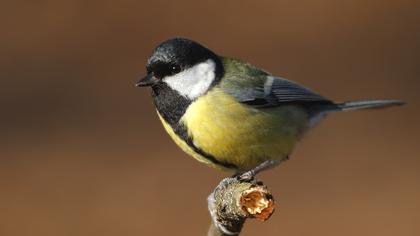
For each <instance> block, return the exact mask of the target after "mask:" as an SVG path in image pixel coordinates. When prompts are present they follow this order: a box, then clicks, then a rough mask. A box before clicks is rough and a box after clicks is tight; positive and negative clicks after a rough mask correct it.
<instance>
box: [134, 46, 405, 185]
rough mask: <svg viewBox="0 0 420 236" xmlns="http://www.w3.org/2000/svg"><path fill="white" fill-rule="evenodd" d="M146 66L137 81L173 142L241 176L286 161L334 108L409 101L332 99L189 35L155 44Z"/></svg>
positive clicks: (349, 109) (338, 110)
mask: <svg viewBox="0 0 420 236" xmlns="http://www.w3.org/2000/svg"><path fill="white" fill-rule="evenodd" d="M146 70H147V74H146V76H145V77H143V78H142V79H141V80H140V81H138V82H137V83H136V86H138V87H150V88H151V93H152V97H153V101H154V105H155V108H156V110H157V114H158V117H159V119H160V120H161V122H162V124H163V126H164V128H165V130H166V131H167V133H168V134H169V136H170V137H171V138H172V139H173V141H174V142H175V143H176V144H177V145H178V146H179V147H180V148H181V149H182V150H183V151H184V152H186V153H187V154H189V155H191V156H192V157H194V158H195V159H197V160H198V161H200V162H202V163H204V164H207V165H209V166H211V167H214V168H216V169H221V170H227V171H231V172H233V173H235V174H237V175H241V176H242V175H243V176H244V178H252V177H253V176H255V175H256V174H257V173H259V172H261V171H263V170H267V169H270V168H273V167H275V166H277V165H279V164H280V163H282V162H283V161H285V160H288V159H289V155H290V154H291V152H292V151H293V149H294V147H295V144H296V143H297V142H298V141H299V140H300V139H301V138H302V137H303V136H304V134H305V133H306V132H307V131H308V130H309V129H310V128H312V127H313V126H314V125H316V124H317V123H318V122H320V121H321V120H322V119H323V118H324V117H325V116H326V115H328V114H330V113H334V112H341V111H351V110H358V109H367V108H384V107H390V106H395V105H402V104H404V102H402V101H399V100H358V101H349V102H334V101H332V100H330V99H328V98H326V97H324V96H321V95H319V94H318V93H316V92H314V91H312V90H311V89H309V88H307V87H305V86H303V85H300V84H298V83H296V82H294V81H291V80H288V79H286V78H282V77H279V76H274V75H272V74H270V73H269V72H267V71H265V70H263V69H260V68H257V67H256V66H253V65H252V64H250V63H247V62H244V61H241V60H239V59H234V58H230V57H225V56H220V55H218V54H216V53H215V52H213V51H212V50H210V49H208V48H207V47H205V46H203V45H201V44H200V43H198V42H195V41H193V40H190V39H186V38H172V39H169V40H166V41H164V42H162V43H160V44H159V45H158V46H156V47H155V48H154V50H153V51H152V53H151V56H150V57H149V58H148V60H147V63H146Z"/></svg>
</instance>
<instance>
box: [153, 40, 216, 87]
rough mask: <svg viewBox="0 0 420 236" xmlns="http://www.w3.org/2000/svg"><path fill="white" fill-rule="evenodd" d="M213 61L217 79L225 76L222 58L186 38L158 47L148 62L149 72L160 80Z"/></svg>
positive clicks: (170, 41) (168, 41)
mask: <svg viewBox="0 0 420 236" xmlns="http://www.w3.org/2000/svg"><path fill="white" fill-rule="evenodd" d="M208 59H212V60H213V61H214V62H215V63H216V77H218V75H219V76H221V75H222V74H223V66H222V64H221V61H220V58H219V57H218V56H217V55H216V54H215V53H214V52H212V51H211V50H209V49H208V48H206V47H204V46H202V45H200V44H199V43H196V42H194V41H192V40H189V39H185V38H173V39H169V40H167V41H165V42H163V43H161V44H160V45H158V46H157V47H156V48H155V49H154V50H153V52H152V55H151V56H150V58H149V59H148V61H147V65H146V68H147V72H148V73H151V72H153V73H154V76H156V77H157V78H159V79H162V78H163V77H164V76H167V75H172V74H176V73H178V72H180V71H182V70H185V69H187V68H189V67H192V66H194V65H196V64H197V63H200V62H204V61H206V60H208Z"/></svg>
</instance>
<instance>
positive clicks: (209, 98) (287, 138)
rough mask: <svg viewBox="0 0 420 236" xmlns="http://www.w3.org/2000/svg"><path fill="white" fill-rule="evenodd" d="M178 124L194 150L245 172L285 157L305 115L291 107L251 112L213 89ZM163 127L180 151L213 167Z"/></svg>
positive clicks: (250, 109) (248, 107) (297, 137)
mask: <svg viewBox="0 0 420 236" xmlns="http://www.w3.org/2000/svg"><path fill="white" fill-rule="evenodd" d="M181 122H183V123H184V125H185V126H186V127H187V129H188V134H189V135H190V136H191V137H192V138H193V140H194V144H195V145H196V146H197V147H198V148H200V149H202V150H203V151H205V152H206V153H209V154H211V155H212V156H214V157H215V158H216V159H218V160H220V161H222V162H228V163H232V164H234V165H236V166H238V168H239V169H240V170H247V169H250V168H253V167H255V166H256V165H258V164H259V163H261V162H263V161H265V160H268V159H275V160H281V159H283V158H285V157H287V156H288V155H289V153H290V152H291V150H292V149H293V146H294V144H295V143H296V141H297V140H298V139H299V137H300V135H301V133H302V131H303V130H304V128H305V125H306V122H307V115H306V113H305V111H304V110H303V108H301V107H299V106H295V105H287V106H279V107H272V108H262V109H254V108H251V107H250V106H247V105H244V104H241V103H238V102H237V101H236V100H235V99H234V98H233V97H231V96H229V95H227V94H225V93H223V91H222V90H220V89H218V88H214V89H213V90H211V91H210V92H208V93H207V94H206V96H203V97H201V98H199V99H197V100H196V101H195V102H194V103H192V104H191V105H190V106H189V107H188V109H187V111H186V112H185V114H184V115H183V117H182V119H181ZM164 123H165V122H164ZM165 126H166V127H165V128H166V130H167V131H168V132H169V134H170V135H171V137H172V138H173V139H174V140H175V142H176V143H177V144H178V145H179V146H180V147H181V148H182V149H183V150H184V151H186V152H187V153H189V154H190V155H192V156H194V157H195V158H196V159H198V160H200V161H202V162H205V163H207V164H210V165H213V164H212V163H210V162H209V161H208V160H206V159H205V158H203V157H202V156H200V155H199V154H197V153H195V152H194V151H193V150H192V149H191V148H190V147H188V145H187V144H186V143H185V142H184V141H183V140H181V139H180V138H179V137H177V135H176V134H174V133H173V131H172V129H171V128H170V127H169V126H168V125H165ZM213 166H214V165H213Z"/></svg>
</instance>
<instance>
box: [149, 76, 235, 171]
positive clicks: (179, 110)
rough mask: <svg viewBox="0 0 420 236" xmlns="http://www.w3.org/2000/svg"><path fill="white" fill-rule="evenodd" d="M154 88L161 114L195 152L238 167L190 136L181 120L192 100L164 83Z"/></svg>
mask: <svg viewBox="0 0 420 236" xmlns="http://www.w3.org/2000/svg"><path fill="white" fill-rule="evenodd" d="M152 89H153V93H152V95H153V98H154V101H155V106H156V109H157V110H158V112H159V114H160V115H161V116H162V118H163V119H164V120H165V121H166V122H168V124H169V125H170V126H171V127H172V129H173V130H174V132H175V134H176V135H178V137H180V138H181V139H182V140H184V141H185V143H186V144H187V145H188V146H189V147H190V148H191V149H193V150H194V152H196V153H198V154H200V155H201V156H203V157H204V158H206V159H207V160H209V161H210V162H212V163H213V164H215V165H219V166H223V167H225V168H228V169H235V170H236V169H238V167H237V166H236V165H235V164H232V163H230V162H226V161H220V160H218V159H217V158H216V157H214V156H212V155H211V154H209V153H207V152H205V151H203V150H202V149H200V148H199V147H197V146H196V145H194V141H193V139H192V138H191V137H189V136H188V131H187V128H186V127H185V126H184V125H182V124H180V122H179V121H180V120H181V117H182V116H183V115H184V113H185V111H186V110H187V108H188V106H189V105H190V104H191V103H192V101H191V100H189V99H187V98H186V97H183V96H181V95H179V94H178V93H177V92H176V91H174V90H172V89H171V88H170V87H168V86H167V85H166V84H164V83H161V84H159V85H156V86H154V87H153V88H152Z"/></svg>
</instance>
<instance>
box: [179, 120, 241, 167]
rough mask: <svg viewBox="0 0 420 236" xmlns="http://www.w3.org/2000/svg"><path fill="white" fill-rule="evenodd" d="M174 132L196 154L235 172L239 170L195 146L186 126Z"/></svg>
mask: <svg viewBox="0 0 420 236" xmlns="http://www.w3.org/2000/svg"><path fill="white" fill-rule="evenodd" d="M172 128H173V127H172ZM174 130H175V133H176V134H177V135H178V137H180V138H181V139H182V140H184V141H185V143H187V144H188V146H190V148H192V149H193V150H194V151H195V152H196V153H198V154H200V155H201V156H203V157H204V158H206V159H207V160H209V161H211V162H212V163H213V164H216V165H219V166H223V167H225V168H227V169H234V170H237V169H238V166H236V165H235V164H232V163H230V162H227V161H220V160H218V159H217V158H215V157H214V156H213V155H211V154H209V153H207V152H205V151H203V150H202V149H201V148H199V147H197V146H196V145H195V144H194V140H193V139H192V138H191V137H190V136H188V131H187V128H186V127H185V126H184V125H182V124H178V125H177V129H174Z"/></svg>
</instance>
